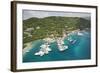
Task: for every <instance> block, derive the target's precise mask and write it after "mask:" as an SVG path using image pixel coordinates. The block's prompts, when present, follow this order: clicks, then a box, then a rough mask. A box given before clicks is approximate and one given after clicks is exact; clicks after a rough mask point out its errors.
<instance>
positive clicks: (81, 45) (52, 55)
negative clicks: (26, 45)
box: [23, 32, 91, 63]
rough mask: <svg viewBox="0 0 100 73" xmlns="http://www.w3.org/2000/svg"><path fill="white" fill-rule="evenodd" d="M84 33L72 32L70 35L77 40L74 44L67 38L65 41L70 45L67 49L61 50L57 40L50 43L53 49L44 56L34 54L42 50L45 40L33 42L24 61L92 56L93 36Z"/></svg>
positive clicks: (78, 58) (80, 58)
mask: <svg viewBox="0 0 100 73" xmlns="http://www.w3.org/2000/svg"><path fill="white" fill-rule="evenodd" d="M82 33H83V34H84V35H82V36H78V35H76V34H72V35H70V36H69V37H70V38H72V39H73V40H76V42H75V43H74V44H72V43H71V42H70V41H68V38H69V37H67V38H65V40H64V43H65V45H68V49H66V50H65V51H62V52H61V51H59V49H58V46H57V44H56V42H54V43H52V44H50V48H51V49H52V51H51V52H49V54H46V55H43V56H35V55H34V54H35V53H36V52H38V51H39V50H40V46H41V45H42V44H43V43H44V41H43V40H37V41H34V42H33V47H32V49H31V50H30V51H29V52H26V53H25V54H24V55H23V62H24V63H25V62H42V61H61V60H62V61H63V60H66V61H67V60H84V59H90V58H91V52H90V51H91V37H90V32H82Z"/></svg>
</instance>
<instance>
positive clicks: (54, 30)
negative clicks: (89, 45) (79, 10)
mask: <svg viewBox="0 0 100 73" xmlns="http://www.w3.org/2000/svg"><path fill="white" fill-rule="evenodd" d="M85 28H90V21H89V20H86V19H83V18H79V17H60V16H50V17H45V18H30V19H27V20H24V21H23V32H24V33H23V37H24V39H23V42H24V43H27V42H30V41H34V40H37V39H43V38H45V37H48V36H50V35H52V34H53V35H54V36H55V37H58V36H61V35H62V33H63V31H72V30H76V29H80V30H83V29H85Z"/></svg>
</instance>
